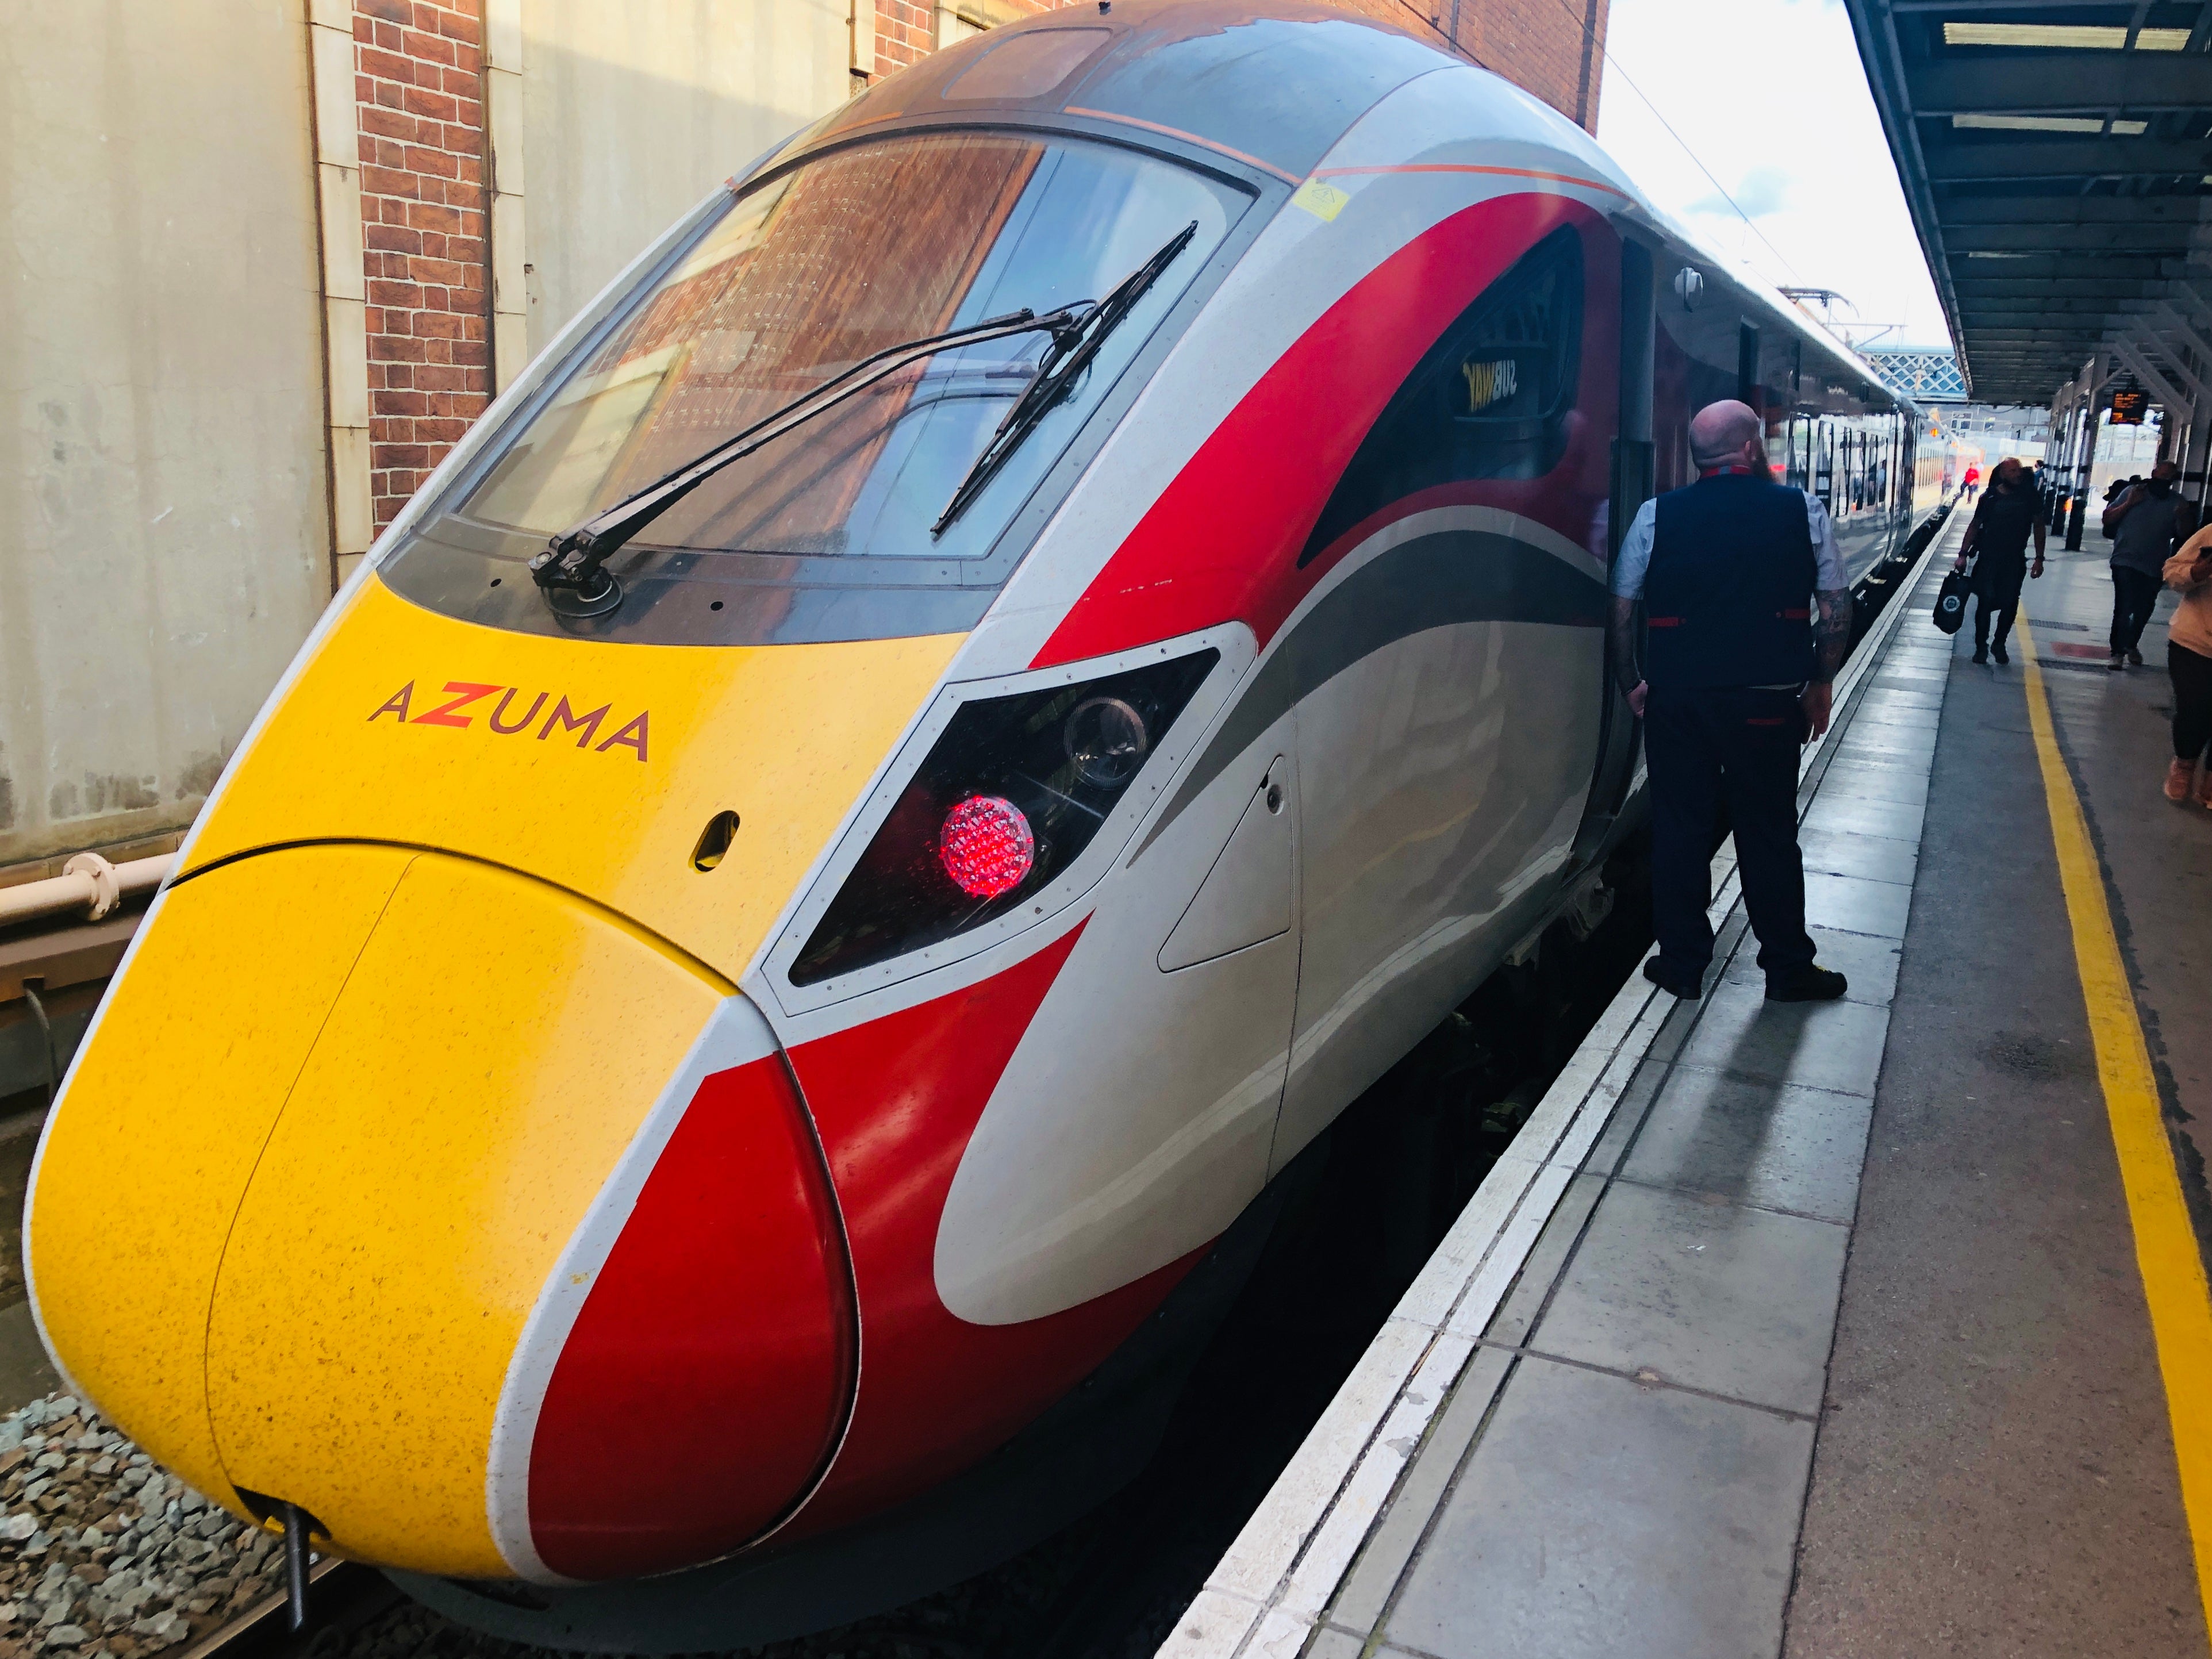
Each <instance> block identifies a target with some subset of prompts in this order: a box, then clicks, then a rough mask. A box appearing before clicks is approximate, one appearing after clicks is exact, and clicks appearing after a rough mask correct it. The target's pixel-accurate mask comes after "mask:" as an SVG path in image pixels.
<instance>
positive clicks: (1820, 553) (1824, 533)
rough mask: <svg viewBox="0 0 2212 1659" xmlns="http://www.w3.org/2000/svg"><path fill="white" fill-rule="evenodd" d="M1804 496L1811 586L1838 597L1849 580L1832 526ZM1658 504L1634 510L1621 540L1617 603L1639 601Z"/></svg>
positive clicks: (1615, 571)
mask: <svg viewBox="0 0 2212 1659" xmlns="http://www.w3.org/2000/svg"><path fill="white" fill-rule="evenodd" d="M1804 495H1805V528H1806V529H1807V530H1808V532H1811V534H1812V537H1813V561H1814V577H1813V586H1814V587H1815V588H1817V589H1819V590H1820V592H1823V593H1840V592H1843V590H1844V589H1845V588H1847V587H1849V586H1850V585H1851V583H1850V577H1849V576H1847V575H1845V574H1844V556H1843V554H1842V552H1841V551H1840V550H1838V548H1837V546H1836V526H1835V525H1834V523H1833V521H1832V520H1830V519H1829V517H1828V509H1827V508H1826V507H1823V506H1822V505H1821V504H1820V497H1819V496H1818V495H1814V494H1813V493H1812V492H1811V491H1810V490H1807V491H1805V492H1804ZM1658 514H1659V503H1658V502H1657V501H1646V502H1644V505H1643V506H1642V507H1638V508H1637V509H1636V517H1635V519H1634V520H1633V521H1632V522H1631V524H1630V525H1629V526H1628V534H1627V535H1626V537H1625V538H1622V541H1621V544H1620V556H1619V557H1618V558H1616V559H1614V560H1613V595H1614V597H1615V598H1617V599H1642V598H1643V597H1644V577H1645V576H1646V575H1648V574H1650V570H1651V538H1652V537H1653V536H1654V535H1655V534H1656V532H1657V528H1658V521H1659V519H1658Z"/></svg>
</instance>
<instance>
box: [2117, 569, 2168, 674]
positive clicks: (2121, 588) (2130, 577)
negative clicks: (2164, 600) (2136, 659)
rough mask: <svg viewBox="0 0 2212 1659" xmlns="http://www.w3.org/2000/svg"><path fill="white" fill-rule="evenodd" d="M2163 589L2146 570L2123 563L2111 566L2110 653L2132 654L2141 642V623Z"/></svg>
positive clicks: (2147, 620)
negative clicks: (2134, 568)
mask: <svg viewBox="0 0 2212 1659" xmlns="http://www.w3.org/2000/svg"><path fill="white" fill-rule="evenodd" d="M2161 586H2164V584H2163V583H2161V582H2160V580H2159V579H2158V578H2157V577H2156V576H2154V575H2153V574H2151V573H2150V572H2149V571H2148V570H2130V568H2128V567H2127V566H2125V565H2124V564H2116V565H2114V566H2113V567H2112V654H2113V655H2114V656H2116V657H2117V656H2118V655H2119V654H2120V653H2122V652H2124V651H2132V650H2134V649H2135V648H2136V647H2137V646H2138V645H2140V644H2141V643H2142V631H2143V626H2144V624H2145V623H2148V622H2149V621H2150V613H2151V611H2152V610H2153V609H2154V607H2155V606H2156V605H2157V604H2158V591H2159V589H2160V587H2161Z"/></svg>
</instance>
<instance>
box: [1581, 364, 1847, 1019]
mask: <svg viewBox="0 0 2212 1659" xmlns="http://www.w3.org/2000/svg"><path fill="white" fill-rule="evenodd" d="M1690 453H1691V456H1692V459H1694V460H1695V461H1696V462H1697V465H1698V474H1699V477H1698V481H1697V483H1693V484H1692V485H1690V486H1689V487H1688V488H1687V489H1676V490H1671V491H1669V492H1668V494H1666V495H1662V496H1660V497H1658V498H1657V499H1656V501H1646V502H1645V503H1644V506H1643V507H1642V508H1641V509H1639V510H1638V513H1637V515H1636V518H1635V520H1634V521H1633V522H1632V523H1631V524H1630V526H1629V527H1628V534H1627V536H1626V538H1625V539H1624V540H1623V541H1622V543H1621V547H1620V557H1619V558H1618V559H1617V560H1616V561H1615V562H1614V563H1613V616H1612V629H1613V663H1614V665H1615V671H1616V672H1617V673H1618V674H1619V676H1620V683H1621V687H1622V690H1625V691H1626V693H1627V696H1628V702H1629V707H1630V708H1632V709H1633V710H1634V711H1635V713H1636V714H1638V716H1640V717H1641V718H1642V720H1644V760H1645V764H1646V767H1647V769H1648V771H1649V779H1650V790H1651V921H1652V930H1653V932H1654V933H1656V934H1657V936H1658V941H1659V952H1658V954H1657V955H1656V957H1653V958H1652V959H1651V960H1650V961H1648V962H1646V963H1644V977H1646V978H1647V979H1649V980H1650V981H1652V982H1653V983H1654V984H1656V985H1658V986H1660V987H1662V988H1664V989H1666V990H1668V991H1670V992H1672V993H1673V994H1674V995H1676V996H1678V997H1696V996H1699V995H1702V994H1703V993H1704V987H1705V969H1706V968H1707V967H1708V966H1709V965H1711V962H1712V957H1713V932H1712V928H1711V925H1710V924H1708V923H1707V921H1706V920H1705V907H1706V906H1707V905H1709V904H1710V903H1711V902H1712V874H1711V860H1712V854H1713V848H1714V845H1715V843H1716V842H1717V841H1718V839H1719V836H1720V829H1721V823H1722V817H1721V814H1722V810H1723V807H1725V808H1726V810H1727V813H1728V818H1727V822H1728V823H1729V826H1730V827H1731V828H1732V829H1734V831H1735V852H1736V869H1737V871H1738V872H1739V873H1740V874H1741V877H1742V878H1743V900H1744V905H1745V908H1747V910H1748V911H1749V912H1750V914H1751V926H1752V931H1753V933H1757V934H1758V936H1759V967H1760V968H1761V969H1763V970H1764V971H1765V975H1766V996H1767V1000H1769V1001H1770V1002H1824V1001H1828V1000H1832V999H1834V998H1837V997H1840V996H1841V995H1843V994H1844V991H1845V990H1846V989H1847V988H1848V984H1847V982H1846V981H1845V980H1844V976H1843V975H1841V974H1838V973H1835V972H1832V970H1830V969H1825V968H1822V967H1820V966H1818V965H1817V964H1816V963H1814V948H1813V940H1812V937H1811V935H1810V934H1808V933H1806V931H1805V866H1804V860H1803V856H1802V854H1801V853H1800V851H1799V849H1798V846H1797V751H1798V750H1799V748H1800V747H1801V746H1802V744H1804V743H1805V742H1806V741H1808V738H1812V737H1814V736H1817V735H1818V734H1820V733H1821V732H1826V730H1827V729H1828V717H1829V714H1830V705H1831V702H1832V696H1833V683H1834V680H1835V677H1836V673H1837V671H1838V670H1839V669H1840V668H1842V666H1843V665H1844V653H1845V652H1846V651H1847V650H1849V649H1850V638H1851V595H1850V582H1849V580H1847V579H1846V577H1845V575H1844V562H1843V556H1842V555H1841V554H1840V553H1839V552H1838V550H1837V548H1836V535H1835V530H1834V528H1833V526H1832V525H1831V524H1830V523H1829V521H1828V510H1827V508H1826V507H1824V506H1823V505H1822V504H1821V502H1820V498H1819V497H1818V496H1816V495H1811V494H1809V493H1808V492H1807V491H1804V490H1802V489H1789V488H1787V487H1785V486H1784V485H1782V484H1778V483H1774V482H1773V479H1772V477H1771V474H1770V472H1769V471H1768V469H1767V465H1766V452H1765V425H1764V423H1763V422H1761V421H1760V419H1759V416H1758V414H1757V413H1756V412H1755V411H1754V410H1752V409H1751V408H1750V407H1749V406H1748V405H1747V404H1740V403H1736V402H1735V401H1733V400H1730V401H1728V402H1724V403H1717V404H1708V405H1707V406H1706V407H1705V408H1704V409H1702V410H1699V411H1698V414H1697V416H1696V418H1695V419H1693V420H1692V422H1690ZM1638 600H1641V601H1642V602H1643V605H1644V651H1643V653H1642V658H1643V661H1644V670H1643V672H1642V674H1641V676H1640V677H1639V675H1638V671H1637V666H1636V665H1637V661H1638V651H1637V644H1638V641H1637V628H1636V607H1637V604H1638ZM1816 618H1817V619H1816Z"/></svg>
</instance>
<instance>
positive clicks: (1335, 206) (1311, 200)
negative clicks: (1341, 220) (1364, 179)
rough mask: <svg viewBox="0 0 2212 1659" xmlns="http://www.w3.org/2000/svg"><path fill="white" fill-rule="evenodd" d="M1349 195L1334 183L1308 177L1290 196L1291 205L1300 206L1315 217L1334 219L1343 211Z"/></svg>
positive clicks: (1349, 198)
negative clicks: (1325, 182) (1330, 183)
mask: <svg viewBox="0 0 2212 1659" xmlns="http://www.w3.org/2000/svg"><path fill="white" fill-rule="evenodd" d="M1351 199H1352V197H1351V196H1350V195H1349V194H1348V193H1347V192H1346V191H1340V190H1339V189H1338V188H1337V187H1336V186H1335V185H1325V184H1323V183H1322V181H1321V180H1320V179H1307V180H1306V181H1305V183H1304V184H1303V185H1299V186H1298V188H1297V194H1295V195H1293V196H1292V197H1291V205H1292V206H1293V207H1302V208H1304V210H1306V211H1307V212H1308V213H1310V214H1312V215H1313V216H1314V217H1315V218H1316V219H1334V218H1335V217H1336V216H1337V215H1338V214H1340V213H1341V212H1343V211H1344V204H1346V202H1348V201H1350V200H1351Z"/></svg>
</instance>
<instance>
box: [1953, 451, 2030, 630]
mask: <svg viewBox="0 0 2212 1659" xmlns="http://www.w3.org/2000/svg"><path fill="white" fill-rule="evenodd" d="M2036 507H2037V502H2036V499H2035V486H2034V485H2033V483H2030V482H2029V481H2028V476H2027V468H2026V467H2024V466H2022V465H2021V463H2020V458H2019V457H2018V456H2016V455H2008V456H2006V457H2005V459H2002V460H2001V461H1999V462H1998V463H1997V465H1996V471H1994V472H1992V473H1990V493H1989V494H1988V495H1984V496H1983V497H1982V504H1981V505H1980V506H1979V507H1976V508H1975V509H1974V517H1973V521H1972V523H1971V524H1969V525H1968V526H1966V537H1965V538H1964V539H1963V540H1962V541H1960V544H1959V564H1958V568H1960V570H1964V569H1965V568H1966V561H1967V560H1968V559H1969V558H1974V559H1977V560H1978V563H1976V565H1975V566H1974V580H1973V586H1972V587H1970V588H1968V589H1967V592H1971V593H1972V594H1973V595H1974V660H1975V661H1976V662H1987V661H1988V660H1989V659H1990V652H1991V651H1992V650H1994V651H1995V652H1996V659H1997V660H1998V661H1999V662H2010V661H2011V660H2012V659H2011V658H2010V657H2008V656H2007V655H2006V654H2005V635H2008V634H2009V633H2011V632H2012V622H2013V618H2014V617H2015V616H2017V615H2019V614H2020V586H2021V582H2022V581H2023V580H2026V579H2027V578H2028V577H2030V576H2040V575H2041V574H2043V546H2044V535H2045V532H2044V528H2043V519H2042V515H2041V514H2040V513H2038V512H2037V511H2036ZM2031 533H2033V535H2034V537H2035V568H2034V569H2033V570H2030V569H2029V568H2027V538H2028V537H2029V535H2030V534H2031ZM1992 614H1994V615H1995V616H1996V639H1995V640H1994V641H1992V640H1991V638H1990V617H1991V615H1992Z"/></svg>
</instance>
